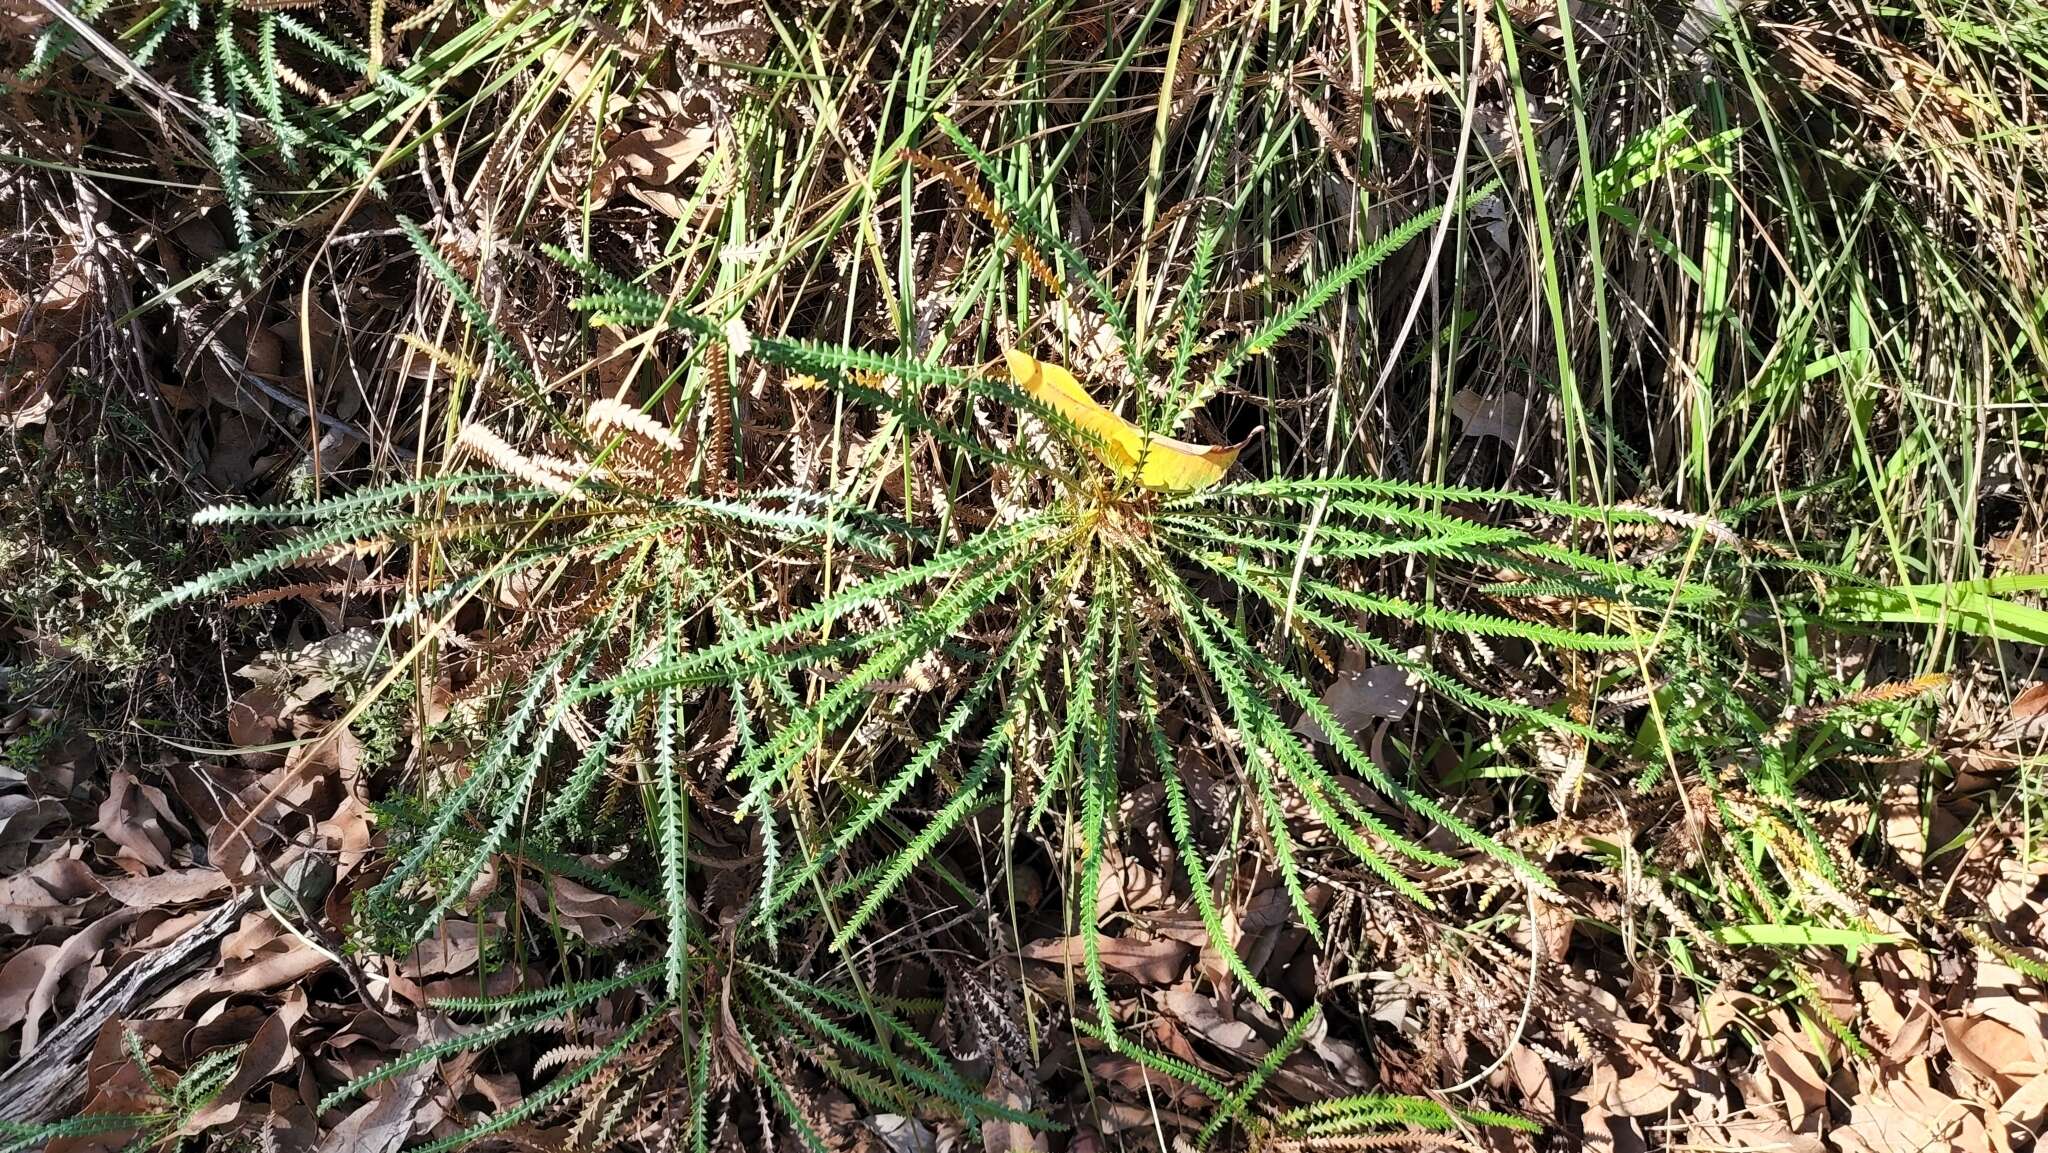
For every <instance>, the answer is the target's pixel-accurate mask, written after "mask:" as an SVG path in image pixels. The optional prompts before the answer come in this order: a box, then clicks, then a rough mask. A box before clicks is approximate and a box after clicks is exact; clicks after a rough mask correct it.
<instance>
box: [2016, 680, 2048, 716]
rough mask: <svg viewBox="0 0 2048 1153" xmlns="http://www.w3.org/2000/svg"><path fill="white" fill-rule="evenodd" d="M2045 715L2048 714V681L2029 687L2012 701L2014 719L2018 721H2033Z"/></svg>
mask: <svg viewBox="0 0 2048 1153" xmlns="http://www.w3.org/2000/svg"><path fill="white" fill-rule="evenodd" d="M2044 713H2048V681H2039V682H2037V683H2035V684H2032V685H2029V686H2028V687H2027V688H2025V689H2023V690H2021V692H2020V694H2019V695H2018V696H2015V697H2014V698H2013V699H2012V718H2013V719H2014V720H2016V721H2026V720H2032V719H2033V718H2035V717H2038V716H2041V715H2042V714H2044Z"/></svg>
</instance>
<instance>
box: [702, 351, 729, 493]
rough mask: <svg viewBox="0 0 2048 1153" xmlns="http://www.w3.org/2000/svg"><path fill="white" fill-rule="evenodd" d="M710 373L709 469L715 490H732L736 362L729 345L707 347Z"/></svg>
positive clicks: (707, 387)
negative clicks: (726, 349)
mask: <svg viewBox="0 0 2048 1153" xmlns="http://www.w3.org/2000/svg"><path fill="white" fill-rule="evenodd" d="M704 356H705V359H706V360H707V361H708V362H709V363H708V371H709V373H710V376H709V377H708V378H707V379H706V380H705V384H704V398H705V400H706V401H707V402H708V403H709V404H710V405H711V448H710V454H709V459H707V460H706V461H705V469H706V473H707V476H708V479H709V481H710V487H711V491H712V492H714V493H729V492H731V491H732V364H731V362H730V360H729V359H728V358H727V356H726V352H725V345H724V344H722V343H719V342H717V341H713V342H711V344H709V345H708V346H707V347H706V348H705V350H704Z"/></svg>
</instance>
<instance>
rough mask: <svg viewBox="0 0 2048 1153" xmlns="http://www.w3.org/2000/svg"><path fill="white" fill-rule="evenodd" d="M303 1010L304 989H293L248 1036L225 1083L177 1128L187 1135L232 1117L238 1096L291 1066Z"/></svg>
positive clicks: (238, 1107)
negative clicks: (210, 1099)
mask: <svg viewBox="0 0 2048 1153" xmlns="http://www.w3.org/2000/svg"><path fill="white" fill-rule="evenodd" d="M306 1010H307V999H306V991H305V990H304V989H293V990H292V991H291V993H290V995H288V996H287V997H286V998H285V999H284V1003H283V1004H281V1005H279V1006H278V1008H277V1011H276V1012H275V1013H272V1014H271V1015H270V1017H269V1018H268V1019H267V1020H265V1021H264V1022H263V1025H262V1027H261V1028H259V1029H257V1030H256V1035H255V1036H254V1037H252V1038H250V1039H249V1044H248V1047H247V1048H245V1049H243V1050H242V1055H241V1056H240V1057H238V1058H236V1060H235V1071H234V1074H233V1075H232V1076H230V1077H229V1078H228V1081H227V1084H225V1085H223V1086H221V1090H220V1092H219V1093H218V1094H217V1095H215V1097H214V1098H213V1100H212V1101H211V1102H209V1103H208V1104H207V1106H206V1107H205V1108H204V1109H201V1110H199V1111H198V1112H196V1113H194V1114H192V1116H190V1117H188V1118H186V1119H185V1123H184V1124H183V1125H181V1126H180V1127H179V1129H178V1132H179V1133H181V1134H185V1135H188V1136H189V1135H191V1134H194V1133H198V1132H200V1131H201V1130H204V1129H211V1128H213V1127H214V1126H216V1125H221V1124H225V1123H227V1122H229V1121H232V1120H234V1119H235V1116H236V1115H237V1114H239V1113H240V1112H241V1110H242V1099H243V1098H244V1097H247V1096H248V1095H249V1094H250V1093H251V1092H252V1091H253V1090H254V1089H255V1088H256V1086H258V1085H260V1084H262V1083H263V1082H264V1081H267V1080H269V1079H270V1078H272V1077H275V1076H277V1075H278V1074H279V1073H282V1072H284V1071H285V1070H287V1069H290V1068H292V1066H293V1065H294V1064H295V1063H296V1062H297V1061H298V1060H299V1051H298V1048H297V1047H296V1046H295V1045H293V1044H292V1030H293V1029H295V1028H296V1027H297V1026H298V1023H299V1021H300V1020H301V1019H302V1018H304V1017H305V1015H306Z"/></svg>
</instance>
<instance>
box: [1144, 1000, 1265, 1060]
mask: <svg viewBox="0 0 2048 1153" xmlns="http://www.w3.org/2000/svg"><path fill="white" fill-rule="evenodd" d="M1160 1000H1161V1004H1162V1005H1163V1007H1164V1008H1165V1009H1166V1011H1167V1012H1169V1013H1172V1014H1173V1015H1174V1016H1175V1017H1176V1018H1178V1019H1179V1020H1180V1023H1181V1024H1183V1025H1185V1026H1187V1029H1188V1032H1190V1033H1193V1034H1194V1035H1196V1036H1197V1037H1200V1038H1202V1039H1203V1040H1204V1041H1207V1042H1209V1043H1210V1044H1211V1045H1214V1046H1216V1047H1217V1048H1219V1049H1221V1050H1223V1051H1224V1052H1226V1053H1239V1054H1243V1055H1245V1056H1246V1057H1249V1058H1252V1059H1254V1060H1256V1059H1257V1058H1259V1057H1262V1056H1264V1055H1265V1054H1266V1052H1267V1051H1268V1050H1269V1049H1270V1048H1271V1046H1269V1045H1267V1044H1266V1043H1265V1042H1264V1041H1261V1040H1260V1039H1259V1031H1258V1030H1257V1029H1254V1028H1252V1027H1251V1026H1250V1025H1248V1024H1246V1023H1244V1022H1243V1021H1233V1020H1230V1019H1229V1018H1227V1017H1225V1016H1224V1015H1223V1010H1222V1007H1221V1006H1219V1005H1218V1004H1217V1003H1216V1000H1215V998H1213V997H1205V996H1203V995H1202V994H1200V993H1197V992H1195V989H1194V986H1193V985H1190V984H1188V983H1187V982H1185V981H1184V982H1182V983H1180V984H1178V985H1175V986H1174V987H1173V988H1171V989H1168V990H1167V991H1166V994H1165V996H1164V997H1162V998H1161V999H1160Z"/></svg>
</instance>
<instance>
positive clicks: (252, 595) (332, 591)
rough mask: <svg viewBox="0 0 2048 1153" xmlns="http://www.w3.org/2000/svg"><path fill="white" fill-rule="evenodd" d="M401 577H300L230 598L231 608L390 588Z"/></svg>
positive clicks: (400, 584)
mask: <svg viewBox="0 0 2048 1153" xmlns="http://www.w3.org/2000/svg"><path fill="white" fill-rule="evenodd" d="M405 584H406V581H405V578H404V577H383V578H380V579H377V580H369V581H347V580H340V581H301V582H299V583H298V584H288V585H283V586H281V587H278V588H274V589H258V590H257V591H255V592H247V593H243V594H241V595H240V596H237V597H233V598H231V599H229V601H228V605H227V607H229V608H231V609H245V608H252V607H254V606H256V605H267V604H274V603H276V602H278V601H282V600H290V599H291V598H293V597H321V596H330V597H341V596H361V595H363V594H365V593H376V592H393V591H396V590H398V589H402V588H404V587H405Z"/></svg>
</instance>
